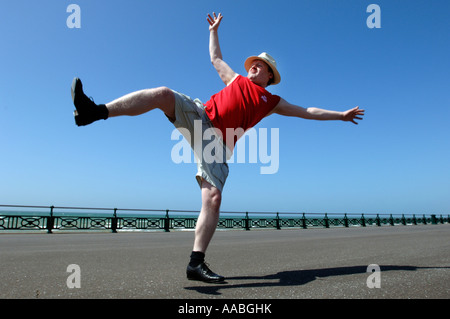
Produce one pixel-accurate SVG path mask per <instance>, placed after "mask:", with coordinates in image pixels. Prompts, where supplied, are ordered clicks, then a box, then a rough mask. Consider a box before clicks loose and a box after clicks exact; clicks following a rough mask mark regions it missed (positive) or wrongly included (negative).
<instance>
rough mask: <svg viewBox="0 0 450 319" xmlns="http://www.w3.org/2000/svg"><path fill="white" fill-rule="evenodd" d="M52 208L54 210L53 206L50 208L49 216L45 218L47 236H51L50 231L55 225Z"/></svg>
mask: <svg viewBox="0 0 450 319" xmlns="http://www.w3.org/2000/svg"><path fill="white" fill-rule="evenodd" d="M53 208H55V206H53V205H52V206H50V216H49V217H47V234H52V233H53V232H52V229H53V227H54V225H55V217H53Z"/></svg>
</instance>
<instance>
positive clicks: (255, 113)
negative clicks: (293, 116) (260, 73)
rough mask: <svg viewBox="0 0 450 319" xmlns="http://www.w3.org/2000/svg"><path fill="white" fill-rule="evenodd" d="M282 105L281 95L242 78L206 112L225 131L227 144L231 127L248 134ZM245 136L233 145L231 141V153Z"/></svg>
mask: <svg viewBox="0 0 450 319" xmlns="http://www.w3.org/2000/svg"><path fill="white" fill-rule="evenodd" d="M278 102H280V97H279V96H277V95H272V94H271V93H269V92H268V91H267V90H266V89H265V88H263V87H261V86H259V85H257V84H254V83H253V82H252V81H250V80H249V79H248V78H246V77H243V76H242V75H238V76H237V77H236V79H234V81H233V82H232V83H231V84H229V85H228V86H227V87H225V88H224V89H223V90H221V91H220V92H219V93H217V94H215V95H213V96H212V97H211V99H210V100H209V101H208V102H206V103H205V111H206V114H207V115H208V118H209V119H210V120H211V122H212V124H213V125H214V127H215V128H217V129H219V130H220V131H221V133H222V137H223V140H224V143H227V141H226V132H227V130H226V129H227V128H231V129H233V132H232V133H239V131H241V132H242V130H243V131H244V132H245V131H247V130H248V129H250V128H252V127H253V126H255V125H256V124H257V123H258V122H259V121H261V120H262V119H263V118H264V117H265V116H266V115H267V114H269V112H270V111H272V110H273V108H274V107H275V106H276V105H277V104H278ZM239 128H241V129H242V130H238V129H239ZM242 135H243V133H242V134H238V136H236V135H235V137H234V141H233V144H231V141H229V142H228V144H226V145H227V146H228V148H229V149H230V150H232V149H233V148H234V146H235V145H236V142H237V140H238V139H239V138H240V137H241V136H242Z"/></svg>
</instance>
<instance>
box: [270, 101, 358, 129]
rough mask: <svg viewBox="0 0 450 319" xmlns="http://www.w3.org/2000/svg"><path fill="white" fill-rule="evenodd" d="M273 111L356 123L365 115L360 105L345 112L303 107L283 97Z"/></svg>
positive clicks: (315, 118)
mask: <svg viewBox="0 0 450 319" xmlns="http://www.w3.org/2000/svg"><path fill="white" fill-rule="evenodd" d="M273 113H276V114H280V115H284V116H295V117H300V118H303V119H308V120H319V121H333V120H336V121H338V120H340V121H349V122H352V123H354V124H358V123H357V122H356V120H362V116H364V110H361V109H359V106H357V107H354V108H352V109H349V110H347V111H344V112H337V111H329V110H324V109H319V108H316V107H309V108H303V107H301V106H297V105H294V104H291V103H289V102H287V101H286V100H284V99H281V100H280V102H279V103H278V104H277V106H275V108H274V109H273V111H272V112H271V114H273Z"/></svg>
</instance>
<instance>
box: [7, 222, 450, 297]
mask: <svg viewBox="0 0 450 319" xmlns="http://www.w3.org/2000/svg"><path fill="white" fill-rule="evenodd" d="M193 238H194V233H193V232H192V231H172V232H170V233H164V232H119V233H116V234H113V233H106V232H104V233H98V232H83V233H82V232H77V233H75V232H65V233H63V232H60V233H57V232H56V233H54V234H46V233H30V232H28V233H20V232H15V233H5V232H3V233H0V267H1V272H0V298H2V299H10V298H14V299H55V298H56V299H80V298H82V299H99V298H102V299H103V298H106V299H131V298H133V299H135V298H145V299H147V298H150V299H183V300H192V299H211V298H215V299H222V298H224V299H278V298H283V299H301V298H306V299H310V298H312V299H335V298H339V299H341V298H345V299H380V298H383V299H384V298H387V299H405V298H407V299H410V298H412V299H416V298H417V299H418V298H420V299H423V298H426V299H428V298H433V299H435V298H438V299H449V298H450V225H449V224H444V225H421V226H394V227H392V226H383V227H376V226H375V227H373V226H371V227H365V228H363V227H350V228H330V229H323V228H311V229H306V230H304V229H290V230H251V231H242V230H230V231H217V232H216V234H215V237H214V238H213V242H212V243H211V246H210V248H209V251H208V253H207V262H208V263H209V264H210V266H211V269H212V270H213V271H215V272H217V273H219V274H222V275H224V276H226V277H227V279H226V282H225V283H223V284H207V283H201V282H195V281H189V280H187V279H186V278H185V268H186V264H187V262H188V259H189V254H190V251H191V248H192V243H193ZM372 264H375V265H378V266H379V267H380V272H376V273H368V272H367V268H368V266H369V265H372ZM69 265H77V266H78V267H79V269H78V270H74V268H69V269H68V267H69ZM68 270H69V271H68ZM374 275H377V276H378V277H375V276H374ZM369 276H372V277H370V278H369ZM69 277H70V278H69ZM376 278H378V279H379V288H377V287H376V283H377V281H376ZM368 279H370V280H369V281H370V282H371V283H372V286H374V285H375V287H374V288H369V287H368ZM68 282H69V283H68ZM74 285H78V286H79V288H77V287H74V288H70V287H69V286H74Z"/></svg>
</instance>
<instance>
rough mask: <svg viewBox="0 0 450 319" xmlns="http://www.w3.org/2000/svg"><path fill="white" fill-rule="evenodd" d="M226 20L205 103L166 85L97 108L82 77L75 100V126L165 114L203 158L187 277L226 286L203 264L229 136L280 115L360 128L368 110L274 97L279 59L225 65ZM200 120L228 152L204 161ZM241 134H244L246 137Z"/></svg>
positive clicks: (212, 25) (216, 21)
mask: <svg viewBox="0 0 450 319" xmlns="http://www.w3.org/2000/svg"><path fill="white" fill-rule="evenodd" d="M222 18H223V16H222V15H221V14H219V15H218V16H216V14H215V13H213V17H212V16H211V15H208V17H207V21H208V22H209V30H210V40H209V51H210V56H211V62H212V64H213V66H214V68H215V69H216V71H217V72H218V74H219V76H220V78H221V79H222V81H223V82H224V84H225V85H226V87H225V88H224V89H223V90H221V91H220V92H218V93H217V94H215V95H213V96H212V97H211V99H210V100H209V101H208V102H207V103H206V104H203V103H202V102H201V101H200V100H198V99H195V100H192V99H191V98H190V97H188V96H186V95H184V94H181V93H178V92H176V91H173V90H171V89H169V88H166V87H159V88H154V89H146V90H141V91H137V92H133V93H130V94H128V95H125V96H123V97H121V98H119V99H117V100H114V101H112V102H110V103H107V104H101V105H97V104H95V103H94V102H93V101H91V100H90V99H89V98H87V96H86V95H85V94H84V92H83V88H82V83H81V81H80V79H78V78H75V79H74V81H73V83H72V88H71V89H72V99H73V102H74V104H75V107H76V111H75V112H74V116H75V122H76V124H77V125H78V126H83V125H88V124H91V123H92V122H94V121H97V120H100V119H108V118H111V117H116V116H123V115H129V116H135V115H140V114H143V113H146V112H148V111H151V110H153V109H156V108H158V109H160V110H162V111H163V112H164V113H165V115H166V116H167V117H168V118H169V120H170V121H171V122H172V123H173V124H174V125H175V127H177V128H178V129H179V130H180V132H182V133H186V132H188V133H189V134H184V135H185V137H186V138H187V139H188V141H189V142H190V144H191V146H192V148H193V150H194V154H195V155H196V157H197V158H198V159H199V160H198V173H197V175H196V178H197V181H198V183H199V186H200V188H201V196H202V208H201V211H200V214H199V217H198V220H197V224H196V229H195V239H194V246H193V250H192V253H191V260H190V262H189V264H188V266H187V270H186V274H187V277H188V279H191V280H200V281H205V282H221V281H223V280H224V277H223V276H220V275H217V274H215V273H214V272H212V271H211V270H210V269H209V268H208V266H207V265H206V264H205V262H204V258H205V252H206V250H207V248H208V245H209V243H210V241H211V238H212V237H213V234H214V232H215V230H216V227H217V223H218V220H219V212H220V205H221V201H222V189H223V186H224V184H225V180H226V178H227V176H228V165H227V163H226V155H225V154H229V152H230V151H231V150H232V149H233V148H234V146H235V143H236V141H237V139H238V138H239V137H240V135H238V136H236V135H235V134H233V135H229V134H227V131H228V130H227V129H231V131H232V132H236V131H239V130H238V129H241V130H240V132H245V131H246V130H248V129H250V128H251V127H253V126H255V125H256V124H257V123H258V122H259V121H260V120H262V119H263V118H264V117H266V116H268V115H270V114H273V113H277V114H281V115H285V116H296V117H300V118H304V119H314V120H342V121H351V122H353V123H355V124H357V123H356V121H355V120H356V119H359V120H360V119H362V118H361V116H362V115H364V110H360V109H359V108H358V107H355V108H353V109H350V110H348V111H345V112H335V111H327V110H323V109H318V108H302V107H300V106H296V105H293V104H290V103H288V102H287V101H285V100H284V99H282V98H280V97H279V96H276V95H272V94H270V93H269V92H268V91H267V90H266V89H265V88H266V87H267V86H269V85H271V84H274V85H275V84H278V83H280V81H281V76H280V74H279V72H278V69H277V65H276V62H275V60H274V59H273V58H272V57H271V56H270V55H268V54H267V53H262V54H260V55H259V56H253V57H250V58H248V59H247V60H246V61H245V68H246V70H247V72H248V74H247V77H243V76H241V75H239V74H237V73H235V72H234V71H233V70H232V69H231V68H230V66H229V65H228V64H227V63H225V62H224V60H223V58H222V54H221V50H220V46H219V39H218V33H217V32H218V28H219V25H220V23H221V21H222ZM195 121H201V129H202V132H205V130H207V129H213V130H214V131H215V132H216V134H215V135H214V137H213V140H214V141H215V142H216V143H217V144H216V145H218V147H220V148H222V151H223V152H216V154H215V158H214V161H212V162H211V161H206V160H202V157H203V154H202V151H203V149H204V147H205V145H204V142H203V141H198V140H195V138H193V137H194V136H196V135H197V136H198V135H200V136H203V134H195V132H194V130H195V129H196V127H197V128H198V127H199V126H196V125H195ZM241 135H242V134H241Z"/></svg>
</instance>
